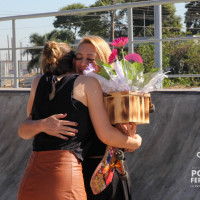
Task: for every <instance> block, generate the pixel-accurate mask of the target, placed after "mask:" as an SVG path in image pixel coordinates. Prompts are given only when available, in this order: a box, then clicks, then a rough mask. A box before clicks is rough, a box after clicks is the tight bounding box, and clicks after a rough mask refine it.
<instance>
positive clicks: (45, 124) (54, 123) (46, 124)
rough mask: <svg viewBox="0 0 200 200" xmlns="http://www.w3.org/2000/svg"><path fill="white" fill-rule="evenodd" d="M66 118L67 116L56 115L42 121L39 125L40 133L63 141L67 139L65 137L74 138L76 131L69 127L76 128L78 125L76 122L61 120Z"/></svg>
mask: <svg viewBox="0 0 200 200" xmlns="http://www.w3.org/2000/svg"><path fill="white" fill-rule="evenodd" d="M66 116H67V114H57V115H52V116H50V117H48V118H45V119H43V120H42V123H41V129H42V132H45V133H46V134H48V135H52V136H55V137H59V138H61V139H65V140H67V139H68V137H66V136H75V133H77V132H78V130H77V129H74V128H71V127H69V126H77V125H78V124H77V123H76V122H71V121H67V120H61V119H62V118H65V117H66ZM64 135H66V136H64Z"/></svg>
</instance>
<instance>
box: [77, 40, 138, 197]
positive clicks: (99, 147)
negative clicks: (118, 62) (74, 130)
mask: <svg viewBox="0 0 200 200" xmlns="http://www.w3.org/2000/svg"><path fill="white" fill-rule="evenodd" d="M110 54H111V49H110V47H109V45H108V43H107V42H106V41H105V40H104V39H102V38H101V37H99V36H87V37H83V38H82V40H81V41H80V43H79V46H78V49H77V52H76V62H75V67H76V72H77V73H78V74H83V71H84V70H85V69H86V67H87V66H88V64H89V63H92V64H93V66H95V72H96V73H98V72H99V71H100V67H99V66H98V65H97V63H96V59H99V60H101V61H102V62H105V63H107V62H108V58H109V55H110ZM126 126H127V124H126ZM132 126H133V127H132V128H133V130H134V131H135V130H136V124H132ZM117 127H118V128H119V129H120V130H121V131H122V130H124V128H125V127H124V125H122V124H121V125H120V124H117ZM106 144H107V143H102V142H101V141H100V140H99V139H98V137H94V138H93V142H92V145H91V147H90V149H89V151H88V153H87V155H86V158H85V159H84V161H83V175H84V182H85V187H86V193H87V198H88V200H99V199H102V200H106V199H108V200H131V192H130V180H129V178H128V179H126V180H121V179H120V174H119V173H118V171H116V170H115V174H114V177H113V180H112V182H111V183H110V185H109V186H108V187H107V188H106V189H105V190H104V191H103V192H101V193H100V194H98V195H94V194H93V193H92V189H91V187H90V180H91V177H92V175H93V172H94V171H95V169H96V167H97V166H98V164H99V163H100V162H101V159H102V157H103V155H104V152H105V148H106ZM125 167H126V171H128V168H127V164H126V163H125Z"/></svg>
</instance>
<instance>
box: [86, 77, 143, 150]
mask: <svg viewBox="0 0 200 200" xmlns="http://www.w3.org/2000/svg"><path fill="white" fill-rule="evenodd" d="M85 93H86V96H87V105H88V108H89V112H90V116H91V120H92V123H93V126H94V128H95V131H96V134H97V136H98V137H99V139H100V140H101V141H102V142H103V143H105V144H107V145H110V146H115V147H119V148H127V149H137V148H139V147H140V145H141V142H142V139H141V137H140V136H139V135H137V134H136V135H135V136H134V137H130V136H128V135H124V134H122V133H121V132H120V131H119V130H118V129H116V128H115V127H113V126H112V125H111V124H110V121H109V118H108V114H107V111H106V109H105V106H104V102H103V94H102V89H101V87H100V85H99V83H98V81H97V80H96V79H94V78H92V77H87V80H86V84H85ZM131 131H132V130H131Z"/></svg>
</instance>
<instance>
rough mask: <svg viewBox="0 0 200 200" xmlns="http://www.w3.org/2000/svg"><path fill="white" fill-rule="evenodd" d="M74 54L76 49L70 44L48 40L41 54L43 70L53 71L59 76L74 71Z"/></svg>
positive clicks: (45, 71) (46, 71)
mask: <svg viewBox="0 0 200 200" xmlns="http://www.w3.org/2000/svg"><path fill="white" fill-rule="evenodd" d="M74 56H75V54H74V51H73V50H72V49H71V47H70V46H69V45H68V44H66V43H58V42H55V41H50V42H47V43H46V44H45V46H44V49H43V51H42V56H41V62H42V65H41V67H42V70H43V72H44V73H48V72H51V73H52V74H54V75H57V76H59V75H63V74H66V73H67V72H73V58H74Z"/></svg>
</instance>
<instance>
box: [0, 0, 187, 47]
mask: <svg viewBox="0 0 200 200" xmlns="http://www.w3.org/2000/svg"><path fill="white" fill-rule="evenodd" d="M80 2H81V3H82V4H84V5H86V6H89V5H91V4H93V3H94V2H95V0H82V1H80V0H77V1H76V0H34V1H30V0H6V1H3V0H1V2H0V18H1V17H7V16H15V15H27V14H35V13H47V12H56V11H58V10H59V9H60V8H62V7H64V6H67V5H70V4H72V3H80ZM176 8H177V15H180V16H181V17H183V16H184V15H183V14H184V12H185V9H184V3H179V4H176ZM54 19H55V18H54V17H50V18H40V19H31V20H30V19H28V20H16V28H17V31H16V37H17V46H19V44H20V42H22V46H25V45H27V44H28V41H29V36H30V35H31V34H32V33H34V32H38V33H39V34H41V35H43V34H45V33H48V32H50V31H51V30H52V29H53V26H52V23H53V21H54ZM11 25H12V24H11V22H0V33H1V37H0V48H6V47H7V45H8V44H7V36H8V38H11V37H12V34H11V30H12V26H11Z"/></svg>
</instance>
